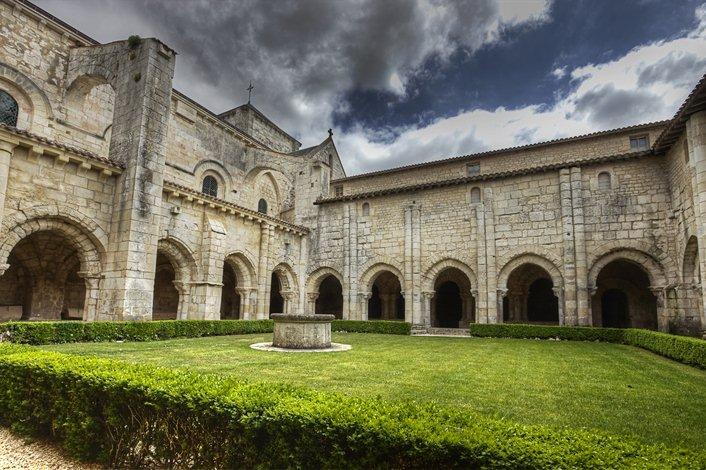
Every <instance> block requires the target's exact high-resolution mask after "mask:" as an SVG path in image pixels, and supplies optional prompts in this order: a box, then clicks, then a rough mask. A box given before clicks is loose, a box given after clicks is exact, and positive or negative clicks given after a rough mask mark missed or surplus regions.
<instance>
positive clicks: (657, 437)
mask: <svg viewBox="0 0 706 470" xmlns="http://www.w3.org/2000/svg"><path fill="white" fill-rule="evenodd" d="M271 339H272V335H245V336H224V337H211V338H200V339H179V340H169V341H158V342H150V343H95V344H65V345H50V346H43V348H44V349H50V350H55V351H61V352H67V353H77V354H91V355H97V356H104V357H112V358H120V359H124V360H128V361H134V362H145V363H150V364H157V365H161V366H170V367H184V368H188V369H191V370H195V371H200V372H204V373H215V374H230V375H233V376H236V377H240V378H243V379H246V380H251V381H278V382H281V381H285V382H289V383H293V384H299V385H309V386H312V387H315V388H318V389H322V390H335V391H338V392H344V393H349V394H356V395H362V396H367V397H376V396H379V397H382V398H385V399H392V400H399V399H404V400H419V401H436V402H438V403H442V404H446V405H451V406H455V407H462V408H467V409H470V410H475V411H478V412H481V413H484V414H488V415H493V416H497V417H501V418H504V419H509V420H514V421H521V422H524V423H534V424H548V425H552V426H560V427H561V426H565V427H586V428H596V429H602V430H605V431H608V432H612V433H618V434H632V435H634V436H636V437H637V438H639V439H641V440H643V441H646V442H650V443H655V442H662V443H665V444H668V445H677V446H683V447H689V448H692V449H704V448H706V371H703V370H698V369H695V368H693V367H689V366H685V365H682V364H679V363H676V362H673V361H671V360H668V359H664V358H662V357H660V356H657V355H655V354H652V353H649V352H647V351H644V350H641V349H638V348H633V347H631V346H623V345H617V344H604V343H581V342H569V341H538V340H515V339H477V338H474V339H470V338H435V337H407V336H384V335H373V334H342V333H341V334H336V333H334V341H337V342H344V343H349V344H352V345H353V349H352V350H351V351H348V352H339V353H328V354H311V353H301V354H282V353H273V352H262V351H254V350H252V349H250V347H249V345H250V344H251V343H254V342H262V341H268V340H270V341H271Z"/></svg>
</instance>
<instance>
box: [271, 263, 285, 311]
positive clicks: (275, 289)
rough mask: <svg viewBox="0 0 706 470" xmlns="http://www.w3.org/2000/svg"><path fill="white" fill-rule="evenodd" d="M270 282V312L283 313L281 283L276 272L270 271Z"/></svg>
mask: <svg viewBox="0 0 706 470" xmlns="http://www.w3.org/2000/svg"><path fill="white" fill-rule="evenodd" d="M271 280H272V282H271V284H270V313H284V311H283V310H284V298H283V297H282V293H281V292H280V291H281V290H282V284H281V283H280V282H279V276H277V273H272V278H271Z"/></svg>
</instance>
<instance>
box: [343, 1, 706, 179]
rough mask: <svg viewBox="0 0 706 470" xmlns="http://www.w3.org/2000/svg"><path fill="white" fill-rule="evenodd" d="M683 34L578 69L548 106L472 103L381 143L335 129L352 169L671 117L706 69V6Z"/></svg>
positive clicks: (363, 133) (364, 133)
mask: <svg viewBox="0 0 706 470" xmlns="http://www.w3.org/2000/svg"><path fill="white" fill-rule="evenodd" d="M696 17H697V18H698V19H699V20H700V23H699V25H698V26H697V27H696V28H695V29H694V30H693V31H690V32H689V33H688V34H686V35H685V36H683V37H679V38H675V39H671V40H666V41H658V42H655V43H651V44H646V45H643V46H640V47H636V48H634V49H633V50H631V51H629V52H628V53H627V54H625V55H624V56H622V57H619V58H617V59H615V60H613V61H610V62H606V63H599V64H587V65H585V66H582V67H578V68H575V69H573V70H570V71H569V70H566V69H564V68H557V69H555V70H554V71H552V75H554V76H556V77H558V75H560V74H561V75H563V74H566V73H569V74H570V77H571V80H572V83H573V85H574V87H573V88H572V91H571V92H569V93H568V94H566V95H565V96H563V97H560V98H559V100H558V101H557V102H556V103H555V104H554V105H552V106H551V107H546V106H540V105H533V106H526V107H522V108H518V109H513V110H508V109H505V108H502V107H501V108H498V109H495V110H482V109H475V110H468V111H465V112H462V113H459V114H458V115H457V116H454V117H450V118H445V119H439V120H437V121H435V122H433V123H431V124H429V125H428V126H425V127H411V128H405V129H398V131H399V136H398V137H397V138H396V139H395V140H394V141H392V142H390V143H387V144H376V143H375V142H374V140H371V138H370V134H369V132H368V131H367V130H366V129H354V130H353V131H351V132H349V133H348V134H343V135H339V136H338V141H339V142H340V143H339V145H338V147H339V150H340V152H341V154H342V155H343V156H344V159H345V162H346V164H347V165H346V166H347V168H348V170H349V173H350V174H354V173H359V172H362V171H373V170H377V169H382V168H390V167H395V166H400V165H407V164H410V163H415V162H420V161H429V160H435V159H439V158H444V157H449V156H454V155H463V154H468V153H473V152H478V151H483V150H487V149H495V148H504V147H511V146H515V145H522V144H526V143H531V142H539V141H545V140H550V139H555V138H559V137H567V136H571V135H578V134H584V133H588V132H594V131H598V130H605V129H610V128H614V127H621V126H625V125H631V124H638V123H644V122H650V121H657V120H662V119H668V118H670V117H672V115H673V113H674V112H675V111H676V110H677V108H678V107H679V105H680V104H681V103H682V102H683V100H684V99H685V97H686V96H687V95H688V93H689V92H690V91H691V89H692V88H693V86H694V85H695V84H696V82H697V81H698V80H699V79H700V78H701V75H702V74H703V73H704V71H706V7H700V8H698V9H697V10H696Z"/></svg>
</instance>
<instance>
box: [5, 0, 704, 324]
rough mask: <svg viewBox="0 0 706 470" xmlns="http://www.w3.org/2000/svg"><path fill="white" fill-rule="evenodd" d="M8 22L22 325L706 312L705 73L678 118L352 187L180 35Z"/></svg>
mask: <svg viewBox="0 0 706 470" xmlns="http://www.w3.org/2000/svg"><path fill="white" fill-rule="evenodd" d="M0 20H1V21H0V100H5V101H4V102H5V103H10V104H12V106H11V107H8V108H7V109H10V108H11V109H15V106H16V109H17V113H16V115H11V113H10V112H8V111H2V112H3V113H4V114H2V115H0V119H2V124H0V320H4V319H27V320H34V319H37V320H40V319H56V318H66V319H72V318H73V319H75V318H82V319H85V320H119V319H130V320H147V319H152V318H155V319H156V318H160V319H161V318H180V319H186V318H192V319H219V318H243V319H249V318H267V317H268V316H269V314H270V313H273V312H278V311H285V312H289V313H303V312H312V311H316V312H319V313H334V314H336V315H337V316H339V317H342V318H350V319H359V320H373V319H389V320H407V321H409V322H412V323H413V324H414V325H415V327H416V328H420V329H423V328H429V327H442V328H463V327H466V326H467V325H468V324H469V323H472V322H478V323H495V322H536V323H549V324H564V325H595V326H619V327H624V326H637V327H645V328H654V329H660V330H665V331H666V330H669V331H675V332H679V333H689V334H700V331H702V330H703V328H704V325H706V318H704V311H706V303H705V302H706V295H705V292H704V288H705V287H704V286H703V284H702V282H701V274H700V273H701V272H702V270H703V269H706V265H704V263H706V256H704V255H701V254H700V250H701V247H704V246H706V239H705V237H706V224H705V223H706V218H705V217H706V215H703V216H702V214H706V100H705V99H704V97H705V95H706V82H704V80H702V81H701V82H700V83H699V84H698V85H697V87H696V88H695V89H694V91H693V92H692V94H691V95H690V97H689V98H688V99H687V100H686V102H685V103H684V105H683V106H682V108H681V109H680V110H679V111H678V112H677V114H676V115H675V117H674V118H673V119H671V120H669V121H664V122H658V123H651V124H644V125H637V126H632V127H627V128H623V129H616V130H611V131H605V132H599V133H595V134H591V135H587V136H578V137H572V138H567V139H560V140H557V141H552V142H546V143H539V144H532V145H527V146H523V147H517V148H512V149H505V150H495V151H490V152H484V153H480V154H475V155H468V156H461V157H454V158H449V159H446V160H440V161H436V162H431V163H425V164H418V165H412V166H409V167H403V168H396V169H391V170H385V171H380V172H375V173H370V174H366V175H357V176H352V177H346V175H345V172H344V170H343V165H342V164H341V160H340V158H339V155H338V153H337V151H336V147H335V144H334V141H333V138H332V136H331V135H329V136H328V137H327V138H325V139H324V140H323V141H322V142H321V143H320V144H319V145H316V146H313V147H308V148H301V144H300V143H299V141H298V140H297V139H295V138H293V137H292V136H290V135H289V134H287V133H286V132H285V131H284V130H282V129H281V128H279V127H278V126H277V125H275V124H274V123H273V122H272V121H271V120H270V119H268V118H267V117H266V116H265V115H264V114H263V113H261V112H260V111H259V110H257V108H255V107H254V106H253V105H252V104H250V103H248V104H246V105H242V106H239V107H236V108H233V109H231V110H230V111H227V112H225V113H222V114H220V115H216V114H214V113H212V112H211V111H209V110H207V109H205V108H203V107H202V106H200V105H199V104H198V103H196V102H194V101H193V100H191V99H189V98H188V97H186V96H184V95H183V94H182V93H180V92H178V91H177V90H173V89H172V77H173V73H174V64H175V60H177V58H176V53H175V52H174V51H172V50H171V49H170V48H169V47H168V46H166V45H164V44H163V43H161V42H160V41H159V40H156V39H139V40H136V39H132V40H129V41H127V40H126V41H118V42H115V43H111V44H98V43H96V42H95V41H93V40H91V39H90V38H88V37H86V36H85V35H83V34H82V33H80V32H79V31H76V30H75V29H73V28H71V27H70V26H68V25H66V24H64V23H62V22H61V21H60V20H58V19H56V18H53V17H52V16H50V15H48V14H46V13H45V12H43V11H42V10H40V9H39V8H37V7H35V6H34V5H32V4H30V3H29V2H26V1H24V0H0ZM10 100H11V101H10ZM1 102H3V101H0V103H1ZM228 105H229V103H224V108H227V107H229V106H228ZM0 109H4V108H1V107H0ZM645 143H646V144H647V145H644V144H645Z"/></svg>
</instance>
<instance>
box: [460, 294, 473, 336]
mask: <svg viewBox="0 0 706 470" xmlns="http://www.w3.org/2000/svg"><path fill="white" fill-rule="evenodd" d="M471 299H472V297H471V293H470V292H463V293H461V320H460V321H459V322H458V327H459V328H468V325H469V323H470V317H471V312H470V310H471Z"/></svg>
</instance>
